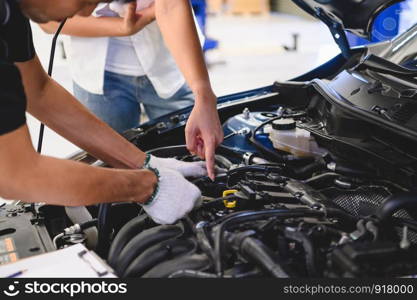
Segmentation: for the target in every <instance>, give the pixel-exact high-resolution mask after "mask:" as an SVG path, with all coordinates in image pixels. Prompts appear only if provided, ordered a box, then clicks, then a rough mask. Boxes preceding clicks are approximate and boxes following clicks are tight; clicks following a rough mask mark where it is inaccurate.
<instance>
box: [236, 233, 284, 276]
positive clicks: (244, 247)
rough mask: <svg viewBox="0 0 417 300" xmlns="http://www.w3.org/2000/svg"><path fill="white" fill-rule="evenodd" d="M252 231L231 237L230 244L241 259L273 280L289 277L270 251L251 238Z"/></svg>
mask: <svg viewBox="0 0 417 300" xmlns="http://www.w3.org/2000/svg"><path fill="white" fill-rule="evenodd" d="M253 234H255V232H254V231H246V232H241V233H239V234H236V235H233V236H232V237H231V238H230V242H231V244H232V245H233V247H234V248H235V249H236V250H237V251H238V252H239V253H240V254H241V255H243V257H245V258H246V259H248V260H249V261H252V262H253V263H255V264H256V265H259V266H260V267H261V269H263V270H264V271H266V272H268V273H269V274H270V275H272V276H273V277H275V278H288V277H290V276H289V275H288V274H287V272H286V271H285V270H284V269H283V268H282V267H281V266H280V264H279V263H278V261H277V259H276V258H275V257H274V256H275V255H274V254H273V253H272V251H271V250H270V249H269V248H268V247H266V246H265V244H264V243H262V242H261V241H260V240H258V239H256V238H254V237H252V235H253Z"/></svg>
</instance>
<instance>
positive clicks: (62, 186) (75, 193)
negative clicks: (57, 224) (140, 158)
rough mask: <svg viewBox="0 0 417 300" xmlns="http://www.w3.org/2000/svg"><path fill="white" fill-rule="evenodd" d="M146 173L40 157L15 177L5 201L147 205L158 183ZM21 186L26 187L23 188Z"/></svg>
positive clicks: (79, 204)
mask: <svg viewBox="0 0 417 300" xmlns="http://www.w3.org/2000/svg"><path fill="white" fill-rule="evenodd" d="M154 176H155V175H154V174H153V173H152V172H150V171H147V170H146V171H145V170H135V171H133V170H116V169H105V168H97V167H91V166H88V165H84V164H81V163H77V162H72V161H65V160H59V159H55V158H50V157H45V156H38V158H37V159H36V160H35V161H34V162H32V163H31V165H30V166H27V167H26V168H25V169H24V170H22V169H21V170H20V174H14V177H13V178H14V179H15V180H13V182H14V184H13V183H11V184H10V185H9V186H8V187H7V188H6V189H5V190H4V191H3V193H2V196H3V197H6V198H9V199H19V200H22V201H24V202H28V203H34V202H45V203H48V204H52V205H64V206H81V205H93V204H98V203H111V202H139V203H145V202H146V201H147V200H148V199H149V198H150V196H151V195H152V193H153V190H154V184H155V182H156V179H155V178H154ZM22 183H24V184H23V185H22Z"/></svg>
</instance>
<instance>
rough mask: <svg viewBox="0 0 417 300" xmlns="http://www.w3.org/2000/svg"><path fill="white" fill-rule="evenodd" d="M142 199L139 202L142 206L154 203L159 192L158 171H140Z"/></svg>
mask: <svg viewBox="0 0 417 300" xmlns="http://www.w3.org/2000/svg"><path fill="white" fill-rule="evenodd" d="M139 172H141V174H142V176H141V185H142V189H141V190H142V191H141V194H142V197H141V199H140V201H139V203H141V204H142V205H149V204H150V203H152V202H153V200H154V199H155V197H156V195H157V194H158V191H159V172H158V171H157V170H156V169H143V170H140V171H139Z"/></svg>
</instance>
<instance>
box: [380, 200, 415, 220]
mask: <svg viewBox="0 0 417 300" xmlns="http://www.w3.org/2000/svg"><path fill="white" fill-rule="evenodd" d="M400 209H404V210H407V212H409V213H410V214H412V215H413V216H414V215H415V214H416V211H417V194H414V193H401V194H396V195H393V196H390V197H389V198H387V199H386V200H385V201H384V202H383V203H382V205H381V206H380V207H379V209H378V211H377V212H376V215H377V217H378V218H379V219H380V220H381V221H388V220H390V219H391V218H392V217H393V216H394V214H395V213H396V212H397V211H399V210H400Z"/></svg>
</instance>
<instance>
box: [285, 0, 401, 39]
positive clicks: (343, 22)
mask: <svg viewBox="0 0 417 300" xmlns="http://www.w3.org/2000/svg"><path fill="white" fill-rule="evenodd" d="M402 1H403V0H293V2H294V3H295V4H297V5H298V6H299V7H301V8H302V9H303V10H305V11H306V12H307V13H309V14H310V15H312V16H314V17H316V18H318V19H320V20H322V21H323V22H325V23H326V24H327V25H328V26H329V27H330V26H331V27H332V28H331V30H334V28H335V27H338V28H339V29H340V30H347V31H349V32H352V33H354V34H355V35H357V36H360V37H362V38H366V39H370V38H371V31H372V25H373V22H374V21H375V19H376V17H377V16H378V15H379V14H380V13H381V12H382V11H383V10H384V9H385V8H387V7H389V6H391V5H393V4H395V3H398V2H402Z"/></svg>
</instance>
